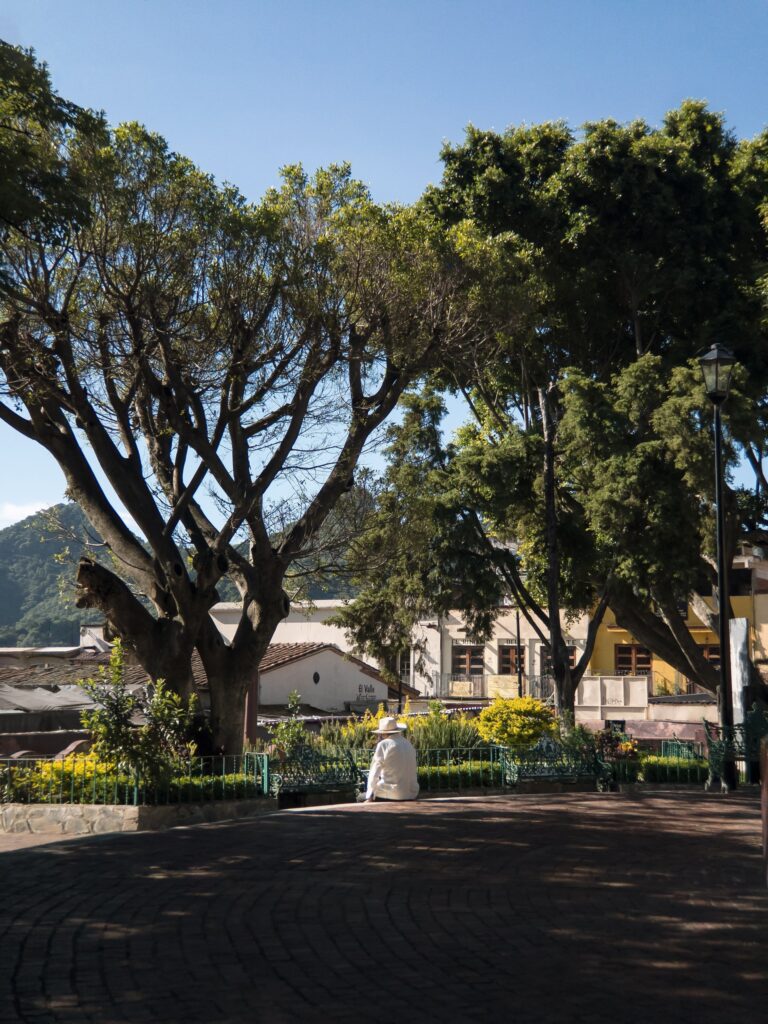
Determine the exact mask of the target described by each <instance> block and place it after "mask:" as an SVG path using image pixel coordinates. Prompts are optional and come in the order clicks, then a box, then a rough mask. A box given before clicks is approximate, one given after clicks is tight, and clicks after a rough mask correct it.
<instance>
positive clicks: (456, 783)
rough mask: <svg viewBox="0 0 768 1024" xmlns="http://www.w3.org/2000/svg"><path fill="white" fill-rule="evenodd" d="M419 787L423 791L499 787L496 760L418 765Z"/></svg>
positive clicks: (499, 774)
mask: <svg viewBox="0 0 768 1024" xmlns="http://www.w3.org/2000/svg"><path fill="white" fill-rule="evenodd" d="M418 780H419V789H420V790H422V791H423V792H429V791H430V790H440V789H471V788H474V787H478V788H479V787H482V788H484V789H487V788H491V787H499V788H501V785H502V780H501V773H500V771H499V764H498V762H494V761H488V760H475V759H472V760H471V761H467V760H464V761H456V762H454V763H451V764H430V765H419V768H418Z"/></svg>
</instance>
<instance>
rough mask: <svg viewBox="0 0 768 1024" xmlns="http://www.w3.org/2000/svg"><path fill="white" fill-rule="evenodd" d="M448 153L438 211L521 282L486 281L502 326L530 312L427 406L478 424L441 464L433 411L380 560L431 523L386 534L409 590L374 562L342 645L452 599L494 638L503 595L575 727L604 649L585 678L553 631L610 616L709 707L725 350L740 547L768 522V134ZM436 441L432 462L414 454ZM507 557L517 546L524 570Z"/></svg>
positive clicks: (714, 120)
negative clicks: (565, 618) (698, 629)
mask: <svg viewBox="0 0 768 1024" xmlns="http://www.w3.org/2000/svg"><path fill="white" fill-rule="evenodd" d="M442 155H443V160H444V163H445V172H444V176H443V182H442V184H441V185H440V186H439V187H436V188H432V189H430V190H428V192H427V194H426V196H425V198H424V203H425V205H426V206H427V208H428V209H430V210H432V211H433V212H434V213H435V215H436V216H439V217H440V218H442V219H443V220H444V222H445V223H446V224H448V225H454V226H460V228H461V230H462V231H464V232H474V233H475V235H476V236H479V237H481V238H484V239H486V240H487V241H489V242H490V241H492V242H493V244H494V245H495V246H497V247H503V248H504V249H505V251H506V253H507V259H506V262H505V264H504V267H503V272H504V275H505V276H504V277H502V278H496V279H494V277H493V275H494V269H493V268H489V272H488V276H487V278H486V285H487V287H488V293H487V295H488V299H489V302H490V304H489V306H488V309H489V315H493V299H494V298H496V297H498V296H499V295H503V294H504V291H505V289H509V288H513V289H514V291H515V293H516V295H517V296H518V301H517V302H515V303H514V304H512V305H511V306H510V308H512V309H513V310H514V316H513V318H512V319H509V320H507V321H506V322H505V321H504V320H503V315H501V314H500V311H498V310H496V311H495V313H496V315H497V322H498V330H497V333H496V335H495V337H494V341H493V344H491V345H490V346H489V345H488V344H486V343H485V341H484V342H483V346H482V348H480V349H477V350H474V351H471V352H470V353H469V356H470V358H469V359H466V358H464V355H465V354H464V353H457V354H456V355H452V356H451V358H450V359H448V360H446V361H445V362H444V364H443V367H442V370H441V371H439V372H437V373H436V374H434V375H433V377H432V381H431V388H432V390H433V392H434V391H435V390H436V391H438V392H439V391H440V390H441V389H444V390H447V391H452V392H454V393H460V394H462V395H463V396H464V398H465V399H466V401H467V403H468V406H469V408H470V409H471V411H472V413H473V422H472V423H471V424H469V425H468V426H466V427H465V428H464V429H462V430H461V431H460V432H459V433H458V434H457V436H456V438H455V439H454V441H453V442H452V443H451V444H449V445H446V444H445V443H444V442H442V441H441V440H440V434H439V429H438V427H437V425H436V423H435V422H434V419H435V408H434V404H433V403H432V400H431V399H429V398H428V397H427V398H426V399H425V401H426V404H425V405H423V406H422V408H421V412H420V413H419V415H418V416H416V417H415V418H412V419H411V420H410V421H406V423H405V424H404V425H403V428H399V429H400V430H401V431H402V430H410V431H411V432H412V435H411V436H412V440H413V445H412V448H411V450H410V451H409V444H408V443H407V442H406V440H405V437H404V435H401V437H400V440H399V441H398V442H395V443H393V447H392V455H393V461H392V465H391V469H390V473H389V487H388V489H387V491H385V494H384V495H383V496H382V499H381V501H380V504H379V524H380V527H379V533H378V534H377V533H376V532H374V533H372V534H371V537H372V538H373V543H375V544H380V542H381V537H382V532H381V531H386V529H387V527H386V525H385V524H386V523H387V522H390V521H391V522H396V517H394V516H393V514H392V513H393V506H397V507H398V508H400V509H412V510H413V511H414V513H415V519H414V520H413V521H412V522H411V523H410V524H409V525H408V526H406V525H405V524H404V523H402V522H401V523H400V524H399V525H398V526H397V527H395V528H392V530H391V534H390V541H391V543H392V544H393V545H397V538H398V537H399V538H401V539H402V544H403V550H402V555H401V557H400V559H399V560H396V561H395V564H396V565H397V566H398V567H399V569H400V578H399V579H394V578H393V577H392V575H391V574H389V575H387V574H386V572H382V574H381V577H380V578H377V577H375V576H371V575H370V574H369V573H368V570H367V569H366V566H368V565H374V564H376V563H375V560H372V559H371V558H370V557H369V554H370V553H369V552H368V551H365V550H363V551H362V552H361V553H360V560H359V565H360V567H361V581H363V580H365V579H366V578H367V579H368V581H369V584H368V587H367V588H364V589H363V592H362V594H361V596H360V598H359V600H358V601H356V602H355V603H354V604H353V605H352V606H351V607H350V609H349V610H348V611H347V612H346V613H345V619H346V622H347V624H348V626H350V628H351V629H352V632H353V634H354V635H355V636H356V637H357V639H358V641H359V642H361V643H364V642H365V643H368V645H369V647H373V646H376V645H378V646H379V647H383V646H384V645H386V644H387V643H389V642H390V639H389V638H387V636H386V635H385V634H384V632H383V627H377V626H376V622H377V620H378V619H379V615H378V614H377V608H376V605H377V603H378V602H381V607H380V609H379V611H381V610H383V609H384V608H388V607H389V603H388V602H389V601H390V598H391V596H392V595H393V594H394V593H395V592H396V591H398V590H399V591H401V592H403V593H406V594H408V595H409V596H408V608H410V609H412V611H413V613H414V614H415V613H416V612H417V611H422V610H423V609H424V608H426V607H428V606H430V605H431V607H433V608H435V609H437V610H439V609H440V608H441V607H443V606H444V605H445V602H446V599H447V597H448V596H450V594H451V592H452V591H451V588H452V587H453V596H454V597H455V600H456V605H457V606H459V607H464V608H465V609H466V610H467V611H468V613H469V614H470V621H473V622H475V624H476V625H477V626H478V627H479V628H483V627H484V626H485V627H487V615H486V618H485V619H484V618H483V617H482V614H480V613H481V612H482V609H483V608H485V610H486V613H488V614H490V615H491V616H492V615H493V614H494V613H495V612H494V604H496V605H498V599H499V596H500V595H501V594H502V593H504V592H506V593H507V594H511V595H512V596H513V598H514V599H515V600H516V602H517V603H519V605H520V606H521V608H522V609H523V611H524V613H525V612H526V611H527V612H528V613H531V612H535V618H536V620H538V622H539V623H543V628H542V627H541V626H537V627H536V629H537V632H539V634H540V636H541V639H542V641H543V642H544V644H545V645H546V646H547V647H548V648H549V650H550V653H551V659H552V664H553V670H554V675H555V681H556V685H557V695H558V701H559V703H560V705H561V707H563V708H565V709H569V708H572V706H573V695H574V690H575V685H576V684H577V683H578V680H579V678H580V677H581V674H582V673H583V671H584V669H585V668H586V665H587V662H588V660H589V655H590V653H591V649H590V647H591V641H590V640H588V643H587V650H586V651H585V652H584V656H583V657H582V658H581V659H580V661H579V663H578V665H577V666H576V668H575V670H574V669H571V667H570V665H569V663H568V654H567V650H566V645H565V642H564V637H563V631H562V628H561V625H560V610H561V609H562V610H565V611H566V612H572V613H576V612H578V611H588V612H590V613H591V614H592V623H593V626H594V624H595V623H596V622H599V620H600V618H601V616H602V614H603V613H604V610H605V608H606V606H607V603H608V602H609V601H610V604H611V605H612V607H613V610H614V611H615V613H616V615H617V617H618V619H619V621H620V623H621V624H622V625H625V626H626V627H627V628H628V629H630V631H631V632H632V633H633V634H634V635H635V636H636V637H637V638H638V640H639V641H640V642H642V643H644V644H647V646H649V647H650V648H651V649H653V650H654V651H656V653H657V654H660V655H663V656H664V657H665V659H666V660H667V661H669V662H671V664H672V665H673V666H675V667H676V668H678V669H679V670H680V671H681V672H683V673H684V674H685V675H687V676H688V677H690V678H692V679H695V680H696V681H697V682H699V683H701V684H702V685H703V686H705V687H707V688H709V689H715V688H716V686H717V674H716V673H715V672H714V671H713V669H712V667H711V666H710V665H709V664H708V663H707V662H706V661H705V659H704V657H703V654H702V652H701V649H700V648H698V647H697V646H696V644H695V643H694V642H693V640H692V638H691V635H690V632H689V631H688V630H687V629H686V628H685V625H684V620H683V618H682V617H681V615H680V612H679V607H680V603H681V601H686V600H688V599H689V598H692V599H693V600H694V603H695V605H696V608H697V612H699V613H700V614H701V615H702V617H703V618H704V621H706V622H709V623H711V624H712V625H713V626H715V625H716V615H713V614H712V612H711V611H710V610H709V609H708V608H707V607H706V605H705V603H704V602H703V600H702V599H701V598H702V595H701V594H700V593H698V590H697V588H698V586H699V583H700V581H701V579H702V577H704V578H709V579H710V580H711V579H712V577H713V573H712V558H711V548H712V537H713V534H714V527H713V520H712V505H713V485H714V475H713V470H712V463H711V459H712V442H711V434H710V423H711V407H710V406H709V402H708V401H707V399H706V397H705V395H704V390H703V386H702V384H701V382H700V375H699V371H698V367H697V366H696V356H697V354H701V353H703V351H704V350H705V349H706V348H708V347H709V345H710V344H711V343H712V342H713V341H715V340H719V341H721V342H724V343H726V344H727V345H728V346H730V347H732V348H733V349H734V351H735V353H736V356H737V358H738V359H739V361H740V363H741V364H742V368H743V369H742V371H741V373H740V374H739V375H738V376H737V380H736V383H735V387H734V395H733V397H732V399H731V401H730V402H729V403H728V405H727V406H726V408H725V412H726V417H727V422H728V435H727V441H726V444H727V452H728V460H729V465H730V467H731V468H733V467H734V466H735V464H736V462H737V460H738V459H739V457H743V456H746V457H747V459H749V461H750V463H751V464H752V465H753V467H754V469H755V473H756V489H755V490H754V491H752V492H748V491H745V490H743V489H739V488H729V492H728V505H729V509H730V516H729V521H730V530H729V537H730V544H731V550H734V548H735V543H736V540H737V539H738V537H740V536H742V537H744V536H750V535H752V536H754V535H755V533H756V532H757V533H759V531H760V530H761V529H762V528H764V520H765V513H766V504H765V500H766V481H765V478H764V476H763V473H762V467H761V462H762V455H763V451H764V444H765V435H766V425H767V424H766V409H768V347H767V346H766V323H767V322H768V321H767V320H766V284H767V283H768V278H767V277H766V268H767V267H768V260H767V257H768V250H767V248H766V224H767V216H766V211H767V210H768V133H763V134H762V135H760V136H758V137H757V138H756V139H754V140H751V141H744V142H737V141H736V140H735V139H734V138H733V136H732V135H731V134H730V133H729V132H728V131H727V129H726V127H725V124H724V122H723V119H722V117H721V116H720V115H718V114H715V113H713V112H711V111H709V110H707V108H706V106H705V105H704V104H702V103H698V102H693V101H689V102H686V103H684V104H683V105H682V106H681V107H680V108H679V109H678V110H674V111H671V112H670V113H669V114H668V115H667V117H666V118H665V120H664V122H663V124H662V126H661V127H659V128H651V127H650V126H648V125H647V124H646V123H645V122H642V121H637V122H633V123H631V124H628V125H620V124H617V123H616V122H614V121H602V122H596V123H591V124H587V125H585V126H584V128H583V130H582V132H581V133H580V135H579V136H575V135H574V134H573V133H572V132H571V131H570V129H569V128H568V127H567V126H566V125H565V124H563V123H549V124H543V125H534V126H530V127H522V128H512V129H509V130H508V131H507V132H505V133H503V134H498V133H496V132H490V131H480V130H478V129H475V128H470V129H468V131H467V136H466V140H465V142H464V143H463V144H461V145H458V146H446V147H445V148H444V150H443V154H442ZM427 425H428V433H426V434H425V429H426V428H427ZM414 431H415V433H413V432H414ZM427 436H428V437H429V438H430V439H431V440H430V444H429V453H428V455H427V456H426V457H425V450H424V447H423V446H420V444H419V443H418V440H417V439H418V438H421V439H424V438H425V437H427ZM404 491H405V492H407V493H404ZM427 514H429V515H430V516H431V520H430V526H426V525H425V521H426V520H425V517H426V515H427ZM426 536H429V537H430V540H429V542H428V543H423V544H422V546H421V547H420V549H419V555H418V556H416V555H415V554H414V552H415V551H416V543H417V540H418V538H419V537H426ZM505 541H506V542H510V541H515V542H516V543H519V548H518V551H517V554H516V556H515V557H514V558H513V557H512V556H511V553H510V548H509V543H506V544H505V543H504V542H505ZM472 566H474V567H475V568H474V569H473V568H472ZM481 567H482V568H481ZM494 579H495V585H494ZM452 581H453V582H452ZM456 583H458V584H459V585H458V586H456V585H455V584H456ZM475 584H477V585H475ZM407 618H408V615H407V614H405V615H404V616H403V615H401V618H400V621H399V628H398V631H397V637H396V638H395V639H396V641H397V642H398V643H402V639H403V637H404V636H405V633H406V632H407V622H406V620H407ZM386 621H389V619H388V618H387V619H386ZM532 621H533V620H532ZM534 625H535V622H534ZM593 636H594V633H593V634H592V638H593Z"/></svg>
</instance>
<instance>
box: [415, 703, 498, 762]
mask: <svg viewBox="0 0 768 1024" xmlns="http://www.w3.org/2000/svg"><path fill="white" fill-rule="evenodd" d="M407 723H408V732H407V736H408V739H409V740H410V741H411V743H412V744H413V746H414V747H415V748H416V751H417V752H421V751H425V750H445V749H449V748H462V749H474V748H476V747H480V746H483V745H484V740H483V738H482V737H481V735H480V732H479V730H478V724H477V719H476V718H471V717H470V716H469V715H466V714H458V715H446V714H444V713H442V712H437V713H435V712H434V711H432V710H431V709H430V713H429V714H428V715H411V716H410V717H409V718H408V719H407Z"/></svg>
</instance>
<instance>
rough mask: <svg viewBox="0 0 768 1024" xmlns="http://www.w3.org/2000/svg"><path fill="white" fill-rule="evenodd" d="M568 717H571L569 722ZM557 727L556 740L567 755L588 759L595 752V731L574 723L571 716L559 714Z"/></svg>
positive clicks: (577, 758) (596, 743)
mask: <svg viewBox="0 0 768 1024" xmlns="http://www.w3.org/2000/svg"><path fill="white" fill-rule="evenodd" d="M569 718H571V722H570V724H569V722H568V719H569ZM558 728H559V735H558V737H557V740H558V743H559V744H560V746H561V747H562V748H563V752H564V753H565V755H566V756H567V757H571V758H573V759H574V760H588V759H589V758H591V757H593V756H594V755H595V754H596V753H597V751H598V738H597V736H596V735H595V733H593V732H592V730H591V729H587V728H586V727H585V726H583V725H574V724H573V722H572V716H570V715H567V714H564V715H561V718H560V721H559V722H558Z"/></svg>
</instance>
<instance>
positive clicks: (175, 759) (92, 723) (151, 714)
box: [80, 641, 197, 779]
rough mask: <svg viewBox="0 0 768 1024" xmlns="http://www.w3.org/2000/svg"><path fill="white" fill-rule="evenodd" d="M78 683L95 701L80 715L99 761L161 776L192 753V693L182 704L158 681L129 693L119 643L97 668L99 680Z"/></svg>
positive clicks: (146, 776) (152, 776)
mask: <svg viewBox="0 0 768 1024" xmlns="http://www.w3.org/2000/svg"><path fill="white" fill-rule="evenodd" d="M80 685H81V686H82V688H83V689H84V690H85V692H86V693H87V694H88V695H89V696H90V697H92V698H93V700H94V701H95V702H96V705H97V706H96V707H95V708H94V709H93V710H89V711H84V712H83V713H82V716H81V718H82V723H83V727H84V728H86V729H87V730H88V731H89V733H90V734H91V748H92V750H93V752H94V754H95V755H96V759H97V760H98V761H99V762H101V763H102V764H109V765H114V766H116V768H117V769H119V770H120V771H124V772H128V773H129V774H136V773H138V774H139V775H140V776H141V777H142V778H143V779H161V778H165V777H167V776H168V775H170V774H171V773H172V772H173V770H174V768H177V767H179V766H180V765H181V764H183V763H184V762H185V761H186V760H188V759H189V758H190V757H192V756H193V755H194V753H195V747H194V744H193V743H191V742H190V740H189V736H190V734H191V732H192V729H193V726H194V720H195V715H196V713H197V704H196V699H195V697H194V696H192V697H190V698H189V700H188V701H186V702H185V701H184V700H183V698H181V697H180V696H179V695H178V694H177V693H174V692H173V691H172V690H170V689H168V688H167V687H166V686H165V685H164V683H163V681H162V680H160V679H158V680H157V682H156V683H148V684H147V686H146V687H145V689H144V690H136V691H133V692H131V691H129V690H128V688H127V687H126V685H125V680H124V666H123V649H122V646H121V644H120V642H119V641H117V642H116V643H115V644H114V646H113V648H112V652H111V654H110V657H109V667H108V668H107V669H104V668H103V667H100V668H99V677H98V679H85V680H82V681H81V682H80Z"/></svg>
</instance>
